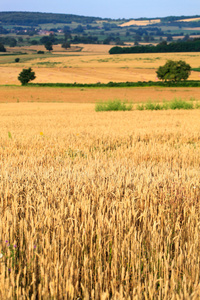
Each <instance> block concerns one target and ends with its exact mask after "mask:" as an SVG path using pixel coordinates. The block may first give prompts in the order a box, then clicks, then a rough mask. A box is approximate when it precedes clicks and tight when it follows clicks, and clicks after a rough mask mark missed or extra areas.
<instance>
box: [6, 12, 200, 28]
mask: <svg viewBox="0 0 200 300" xmlns="http://www.w3.org/2000/svg"><path fill="white" fill-rule="evenodd" d="M99 21H101V22H105V21H107V22H108V23H109V22H111V23H112V22H113V21H118V22H117V23H118V25H120V26H121V27H128V26H133V25H134V26H148V25H150V26H152V25H158V24H160V25H161V24H164V23H167V24H170V23H173V24H174V23H176V22H181V23H189V22H190V23H197V22H199V21H200V16H199V15H196V16H178V17H177V16H169V17H165V18H150V19H149V18H139V19H117V20H113V19H108V18H99V17H87V16H79V15H72V14H57V13H41V12H0V25H2V26H3V25H19V26H37V25H40V24H49V23H54V24H57V23H63V24H71V23H72V22H75V23H79V24H83V25H86V24H91V23H95V22H99ZM194 25H195V24H194Z"/></svg>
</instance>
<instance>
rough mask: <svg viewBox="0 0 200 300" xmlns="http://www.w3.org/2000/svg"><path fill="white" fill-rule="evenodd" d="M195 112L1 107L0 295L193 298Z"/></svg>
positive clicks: (198, 249)
mask: <svg viewBox="0 0 200 300" xmlns="http://www.w3.org/2000/svg"><path fill="white" fill-rule="evenodd" d="M199 117H200V112H199V111H198V110H193V111H178V112H177V111H160V112H157V111H156V112H148V111H145V112H139V111H132V112H105V113H96V112H95V111H94V104H41V103H16V104H1V106H0V127H1V133H0V159H1V160H0V162H1V164H0V170H1V171H0V199H1V201H0V214H1V222H0V252H1V251H2V253H3V255H1V258H0V286H1V289H0V298H1V299H102V300H103V299H104V300H105V299H199V297H200V285H199V278H200V268H199V259H200V238H199V229H200V228H199V227H200V223H199V218H200V213H199V208H200V207H199V206H200V201H199V197H200V182H199V178H200V169H199V161H200V131H199V128H200V127H199V125H200V121H199V120H200V118H199Z"/></svg>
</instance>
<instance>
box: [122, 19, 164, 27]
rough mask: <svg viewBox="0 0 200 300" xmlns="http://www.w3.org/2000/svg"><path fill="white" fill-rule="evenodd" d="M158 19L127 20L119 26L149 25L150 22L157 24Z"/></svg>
mask: <svg viewBox="0 0 200 300" xmlns="http://www.w3.org/2000/svg"><path fill="white" fill-rule="evenodd" d="M160 22H161V21H160V19H154V20H130V21H129V22H126V23H123V24H121V25H119V26H121V27H126V26H132V25H136V26H147V25H151V24H157V23H160Z"/></svg>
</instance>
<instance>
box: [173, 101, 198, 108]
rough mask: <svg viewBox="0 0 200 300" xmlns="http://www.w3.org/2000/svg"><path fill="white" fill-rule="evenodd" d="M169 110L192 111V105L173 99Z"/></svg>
mask: <svg viewBox="0 0 200 300" xmlns="http://www.w3.org/2000/svg"><path fill="white" fill-rule="evenodd" d="M169 108H170V109H193V108H194V107H193V103H189V102H185V101H182V100H177V99H175V100H174V101H173V102H171V103H170V104H169Z"/></svg>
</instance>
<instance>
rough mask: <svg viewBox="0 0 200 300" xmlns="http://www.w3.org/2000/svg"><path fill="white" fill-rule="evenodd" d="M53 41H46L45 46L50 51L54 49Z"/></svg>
mask: <svg viewBox="0 0 200 300" xmlns="http://www.w3.org/2000/svg"><path fill="white" fill-rule="evenodd" d="M52 45H53V44H52V42H51V41H48V42H46V43H45V45H44V46H45V48H46V49H47V50H48V51H49V52H50V51H52V50H53V47H52Z"/></svg>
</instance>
